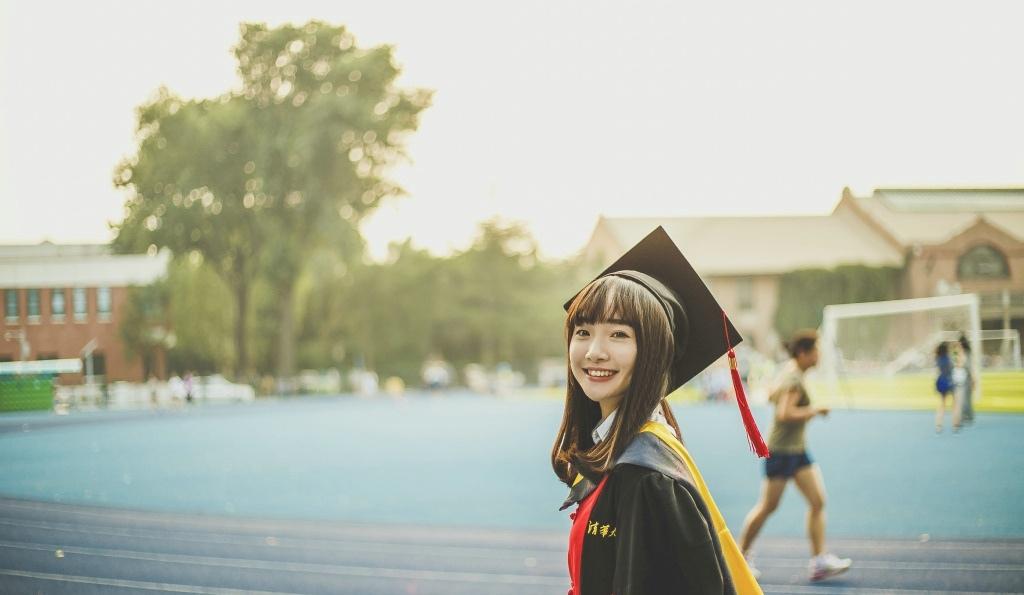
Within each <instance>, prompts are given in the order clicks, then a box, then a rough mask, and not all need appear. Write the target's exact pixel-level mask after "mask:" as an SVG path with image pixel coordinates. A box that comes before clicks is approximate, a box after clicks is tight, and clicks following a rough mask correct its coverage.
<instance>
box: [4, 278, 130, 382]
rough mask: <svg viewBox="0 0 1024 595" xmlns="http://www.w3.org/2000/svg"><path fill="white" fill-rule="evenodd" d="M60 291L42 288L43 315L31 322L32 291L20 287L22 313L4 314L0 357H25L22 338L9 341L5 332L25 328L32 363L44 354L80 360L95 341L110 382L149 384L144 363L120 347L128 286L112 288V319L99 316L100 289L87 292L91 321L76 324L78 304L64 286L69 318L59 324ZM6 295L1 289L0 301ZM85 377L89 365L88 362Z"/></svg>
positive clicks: (66, 378)
mask: <svg viewBox="0 0 1024 595" xmlns="http://www.w3.org/2000/svg"><path fill="white" fill-rule="evenodd" d="M52 291H56V290H55V289H45V288H44V289H41V290H40V291H39V294H40V295H39V300H40V308H39V310H40V312H39V313H40V316H39V321H38V322H31V323H30V322H29V321H28V303H27V300H28V290H27V289H18V290H17V292H18V300H19V302H20V303H19V314H20V319H19V320H18V321H17V322H8V320H7V318H6V317H5V316H2V314H3V313H4V311H3V310H0V325H2V326H0V359H4V360H10V361H17V360H19V359H21V355H20V354H21V345H20V343H19V341H18V340H17V339H13V338H12V339H9V340H4V338H3V333H5V332H10V331H15V330H24V331H25V333H26V335H27V338H28V341H29V344H30V346H31V352H30V355H29V359H32V360H34V359H39V356H40V354H42V355H44V356H46V357H47V358H49V357H52V356H56V357H57V358H79V357H80V356H81V350H82V347H84V346H85V344H86V343H88V342H89V341H90V340H92V339H96V342H97V343H98V346H97V347H96V351H95V352H94V355H95V354H103V356H104V357H105V358H106V380H107V382H114V381H118V380H127V381H131V382H141V381H143V380H144V378H143V377H142V376H143V370H142V360H141V359H140V358H139V357H132V358H129V357H128V356H127V354H126V353H125V350H124V347H123V345H122V343H121V336H120V330H119V329H120V324H121V317H122V315H123V314H124V309H125V305H126V302H127V298H128V289H127V288H125V287H113V288H111V292H110V293H111V296H110V298H111V313H110V315H109V317H106V318H103V319H101V318H100V315H99V313H98V311H97V310H98V308H97V303H96V299H97V295H96V288H95V287H89V288H87V289H86V317H85V320H84V321H76V320H75V315H74V302H73V297H72V291H71V289H70V288H65V289H63V291H64V292H65V300H64V312H65V313H64V320H63V322H60V321H56V320H54V317H53V314H52V312H51V307H52V302H51V292H52ZM5 294H6V292H5V291H3V288H0V301H3V300H4V299H5V297H6V295H5ZM83 373H84V364H83ZM82 381H83V377H82V375H81V374H63V375H61V377H60V382H61V383H62V384H78V383H81V382H82Z"/></svg>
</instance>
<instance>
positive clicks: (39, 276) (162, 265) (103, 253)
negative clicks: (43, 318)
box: [0, 242, 170, 289]
mask: <svg viewBox="0 0 1024 595" xmlns="http://www.w3.org/2000/svg"><path fill="white" fill-rule="evenodd" d="M169 261H170V253H168V252H166V251H165V252H160V253H158V254H156V255H153V256H150V255H148V254H113V253H112V252H111V250H110V247H109V246H108V245H105V244H52V243H50V242H43V243H42V244H35V245H0V287H3V288H10V289H14V288H44V287H124V286H128V285H147V284H149V283H152V282H153V281H155V280H157V279H159V278H160V277H162V276H163V275H164V274H165V273H166V272H167V263H168V262H169Z"/></svg>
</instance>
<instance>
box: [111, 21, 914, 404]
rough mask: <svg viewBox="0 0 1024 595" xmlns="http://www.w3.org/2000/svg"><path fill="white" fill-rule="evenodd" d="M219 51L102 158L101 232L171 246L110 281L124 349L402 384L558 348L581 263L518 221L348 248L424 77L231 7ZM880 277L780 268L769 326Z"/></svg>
mask: <svg viewBox="0 0 1024 595" xmlns="http://www.w3.org/2000/svg"><path fill="white" fill-rule="evenodd" d="M234 55H235V58H236V60H237V64H238V74H239V85H238V86H237V88H235V89H232V90H229V91H226V92H225V93H224V94H222V95H221V96H219V97H214V98H207V99H185V98H182V97H179V96H177V95H175V94H174V93H173V92H172V91H171V90H169V89H166V88H161V89H158V90H157V91H156V93H155V94H154V96H153V97H152V98H151V99H150V100H149V101H147V102H146V103H145V104H144V105H142V106H140V107H139V108H138V130H137V142H138V148H137V151H136V152H135V153H134V154H133V155H131V156H129V157H128V158H126V159H125V160H123V161H122V163H120V164H119V166H118V167H117V169H116V171H115V174H114V182H115V184H116V185H118V186H119V187H121V188H123V189H124V190H125V191H126V194H127V196H128V198H127V200H126V203H125V213H124V218H123V220H122V221H121V222H120V223H118V224H116V225H114V230H115V232H116V238H115V240H114V243H113V246H114V249H115V250H117V251H120V252H125V253H130V252H145V251H149V252H154V251H156V250H160V249H167V250H170V252H171V253H172V254H173V257H174V258H173V261H172V264H171V265H170V267H169V270H168V274H167V276H166V278H165V279H163V280H161V281H160V282H158V283H156V284H154V285H152V286H149V287H142V288H136V289H135V290H134V291H133V293H132V295H131V297H130V300H129V305H128V313H127V315H126V318H125V321H124V325H123V328H122V335H123V337H124V339H125V341H126V343H127V344H128V348H129V349H130V350H131V352H132V353H133V354H135V355H138V356H140V357H142V358H143V359H144V360H147V361H148V360H151V359H152V358H154V357H155V354H156V352H157V351H160V350H162V351H163V353H164V354H165V355H166V358H167V360H166V361H167V364H168V367H169V369H170V370H171V371H177V372H183V371H185V370H194V371H198V372H201V373H213V372H224V373H228V374H229V375H231V376H233V377H235V378H237V379H241V380H247V381H250V382H255V378H257V377H259V376H265V375H273V376H277V377H282V378H288V377H293V376H294V375H295V374H296V372H297V371H299V370H303V369H316V370H324V369H327V368H332V367H333V368H340V369H350V368H366V369H369V370H374V371H376V372H377V373H378V374H380V375H381V377H389V376H399V377H401V378H402V379H403V380H405V382H406V383H413V384H418V383H419V380H420V372H421V368H422V366H423V363H424V361H425V360H427V359H441V360H444V361H447V362H448V363H450V364H452V365H454V366H455V368H456V369H462V367H463V366H464V365H466V364H470V363H479V364H482V365H483V366H485V367H487V368H493V367H494V366H496V365H498V364H508V365H510V366H511V367H512V368H513V369H515V370H518V371H521V372H524V373H525V374H526V376H527V378H528V379H534V378H535V376H534V374H535V373H536V370H537V368H538V366H539V364H540V362H541V361H542V360H543V359H545V358H549V357H555V358H560V357H563V353H564V345H563V338H562V328H561V326H562V323H563V313H562V309H561V307H560V305H561V304H562V303H563V301H564V300H565V299H567V298H568V297H569V296H571V295H572V294H573V293H574V292H575V291H576V290H577V289H578V288H579V287H580V286H581V285H582V284H583V283H585V282H586V281H587V280H589V279H590V278H591V276H592V275H594V274H595V273H596V272H597V271H598V270H599V265H600V263H582V262H579V261H575V260H567V261H542V260H541V259H539V258H538V255H537V247H536V244H535V242H534V240H533V238H532V237H531V236H530V234H529V232H528V231H527V230H526V229H525V228H524V227H523V226H521V225H519V224H516V223H510V222H503V221H488V222H484V223H482V224H481V225H480V227H479V230H478V236H477V238H476V240H475V241H474V243H473V244H472V245H471V246H470V247H469V248H468V249H466V250H464V251H461V252H457V253H454V254H452V255H450V256H446V257H437V256H433V255H431V254H430V253H428V252H425V251H422V250H418V249H416V248H415V247H414V246H413V245H412V244H411V242H410V241H408V240H407V241H406V242H404V243H400V244H394V245H392V246H391V253H390V255H389V257H388V259H387V260H386V261H385V262H381V263H374V262H371V261H370V260H369V259H368V258H367V255H366V251H365V246H364V242H363V238H362V237H361V236H360V232H359V224H360V222H361V221H362V219H363V218H364V217H365V216H366V215H367V214H369V213H371V212H373V211H374V209H376V208H377V207H378V206H379V205H380V204H381V202H382V201H387V200H395V199H396V198H398V197H400V196H401V195H402V194H403V190H402V188H401V187H399V186H398V185H397V184H396V183H395V182H393V181H392V180H390V179H389V177H388V172H389V168H390V167H391V166H393V165H394V164H395V163H397V162H399V161H400V160H402V159H406V158H407V155H406V144H407V141H408V138H409V136H410V135H411V134H412V133H414V132H415V130H416V129H417V127H418V125H419V120H420V116H421V114H422V112H423V111H424V110H425V109H427V108H428V107H429V105H430V102H431V95H432V92H431V91H429V90H425V89H404V88H400V87H398V86H397V85H396V83H395V81H396V78H397V77H398V75H399V74H400V69H399V67H398V66H397V65H396V64H395V59H394V49H393V48H392V47H391V46H387V45H382V46H377V47H370V48H360V47H358V45H357V44H356V41H355V39H354V37H353V36H352V34H351V33H350V32H349V31H348V30H347V29H346V28H345V27H343V26H335V25H330V24H327V23H324V22H320V21H310V22H309V23H306V24H304V25H301V26H296V25H284V26H280V27H276V28H268V27H267V26H266V25H263V24H252V23H248V24H243V25H241V27H240V39H239V42H238V44H237V45H236V46H235V48H234ZM454 183H457V180H454V181H453V184H454ZM431 223H432V224H439V225H443V224H444V214H439V215H438V220H437V221H436V222H431ZM899 278H900V276H899V271H898V270H897V269H893V268H883V269H873V268H870V267H861V266H850V267H839V268H838V269H836V270H831V271H826V270H803V271H795V272H792V273H788V274H786V275H784V276H783V278H782V282H781V285H780V306H779V309H778V315H777V318H776V321H775V323H776V324H775V326H776V328H777V329H778V330H779V332H780V335H781V336H787V335H788V334H789V333H790V332H791V331H792V330H794V329H796V328H802V327H816V326H818V324H820V315H821V308H822V307H823V306H824V305H826V304H830V303H844V302H857V301H873V300H879V299H888V298H891V297H893V296H895V295H896V294H897V289H898V288H897V285H896V284H897V283H898V282H899ZM147 368H148V366H147Z"/></svg>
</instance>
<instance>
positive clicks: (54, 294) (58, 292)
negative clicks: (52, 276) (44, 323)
mask: <svg viewBox="0 0 1024 595" xmlns="http://www.w3.org/2000/svg"><path fill="white" fill-rule="evenodd" d="M64 300H65V297H64V290H63V289H51V290H50V317H51V318H52V319H53V320H54V321H57V322H59V321H61V320H64V314H65V312H66V309H67V304H65V302H64Z"/></svg>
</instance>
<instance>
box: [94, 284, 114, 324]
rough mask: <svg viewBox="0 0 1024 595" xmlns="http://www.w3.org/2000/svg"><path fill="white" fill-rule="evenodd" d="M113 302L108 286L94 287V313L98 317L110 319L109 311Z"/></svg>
mask: <svg viewBox="0 0 1024 595" xmlns="http://www.w3.org/2000/svg"><path fill="white" fill-rule="evenodd" d="M112 306H113V304H112V303H111V299H110V288H109V287H98V288H97V289H96V313H97V314H99V316H100V318H103V319H106V320H110V312H111V307H112Z"/></svg>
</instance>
